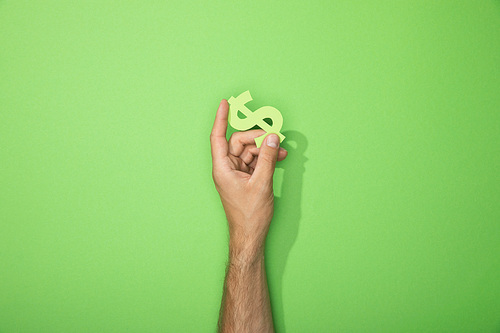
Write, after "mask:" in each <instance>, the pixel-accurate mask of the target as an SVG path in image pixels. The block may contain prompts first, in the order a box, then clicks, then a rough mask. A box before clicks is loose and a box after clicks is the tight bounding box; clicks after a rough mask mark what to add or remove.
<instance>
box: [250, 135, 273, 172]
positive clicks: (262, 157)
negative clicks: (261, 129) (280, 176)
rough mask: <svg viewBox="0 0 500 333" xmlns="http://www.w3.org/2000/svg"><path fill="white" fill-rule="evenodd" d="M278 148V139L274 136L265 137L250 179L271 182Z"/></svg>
mask: <svg viewBox="0 0 500 333" xmlns="http://www.w3.org/2000/svg"><path fill="white" fill-rule="evenodd" d="M279 147H280V139H279V137H278V136H277V135H276V134H269V135H268V136H266V138H265V139H264V142H263V143H262V146H261V147H260V152H259V157H258V159H257V165H256V166H255V171H254V173H253V175H252V178H255V179H256V180H261V181H272V179H273V174H274V167H275V166H276V160H277V159H278V151H279Z"/></svg>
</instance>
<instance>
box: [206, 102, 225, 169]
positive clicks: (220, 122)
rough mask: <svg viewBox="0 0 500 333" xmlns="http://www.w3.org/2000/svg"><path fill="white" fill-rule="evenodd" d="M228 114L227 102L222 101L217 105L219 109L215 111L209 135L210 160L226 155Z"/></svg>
mask: <svg viewBox="0 0 500 333" xmlns="http://www.w3.org/2000/svg"><path fill="white" fill-rule="evenodd" d="M228 112H229V105H228V104H227V100H225V99H223V100H222V101H221V102H220V104H219V108H218V109H217V114H216V115H215V121H214V127H213V128H212V133H211V134H210V145H211V146H212V159H214V160H216V159H218V158H222V157H225V156H227V153H228V144H227V140H226V131H227V116H228Z"/></svg>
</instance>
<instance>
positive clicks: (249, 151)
mask: <svg viewBox="0 0 500 333" xmlns="http://www.w3.org/2000/svg"><path fill="white" fill-rule="evenodd" d="M259 151H260V149H259V148H257V147H256V146H255V145H248V146H245V148H244V149H243V152H242V153H241V155H240V158H241V159H242V160H243V162H245V163H246V164H248V165H250V163H252V161H253V160H254V158H255V157H256V156H258V155H259Z"/></svg>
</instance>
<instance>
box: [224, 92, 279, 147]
mask: <svg viewBox="0 0 500 333" xmlns="http://www.w3.org/2000/svg"><path fill="white" fill-rule="evenodd" d="M251 100H252V96H251V95H250V91H248V90H247V91H245V92H243V93H241V94H240V95H239V96H238V97H236V98H235V97H233V96H231V98H230V99H229V101H228V102H229V115H228V121H229V124H230V125H231V126H232V127H233V128H234V129H237V130H239V131H245V130H248V129H250V128H252V127H254V126H255V125H257V126H259V127H260V128H262V129H263V130H264V131H266V132H267V133H266V134H264V135H261V136H259V137H257V138H255V144H256V145H257V148H259V147H260V146H261V145H262V141H263V140H264V138H265V137H266V135H267V134H269V133H275V134H277V135H278V136H279V138H280V142H283V140H285V136H284V135H283V134H281V133H280V131H281V127H282V126H283V116H282V115H281V113H280V112H279V111H278V109H276V108H273V107H272V106H263V107H261V108H259V109H257V110H256V111H251V110H250V109H249V108H248V107H246V106H245V104H246V103H248V102H250V101H251ZM238 111H239V112H241V113H242V114H243V115H244V116H245V117H246V118H240V117H239V116H238ZM266 118H270V119H271V120H272V122H273V124H272V125H269V124H268V123H266V122H265V121H264V119H266Z"/></svg>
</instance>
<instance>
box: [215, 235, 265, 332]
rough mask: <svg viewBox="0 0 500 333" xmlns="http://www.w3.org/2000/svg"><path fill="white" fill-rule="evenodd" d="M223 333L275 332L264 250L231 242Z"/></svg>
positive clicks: (223, 300)
mask: <svg viewBox="0 0 500 333" xmlns="http://www.w3.org/2000/svg"><path fill="white" fill-rule="evenodd" d="M219 331H220V332H274V327H273V320H272V314H271V303H270V300H269V290H268V287H267V277H266V268H265V262H264V251H263V248H258V247H257V248H254V247H252V248H246V249H244V250H242V249H241V247H239V246H235V245H232V244H231V242H230V249H229V264H228V267H227V272H226V280H225V283H224V295H223V299H222V305H221V312H220V317H219Z"/></svg>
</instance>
